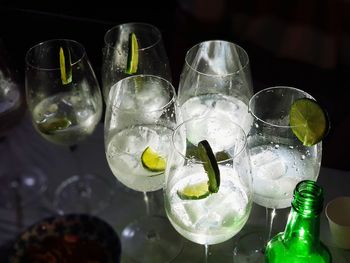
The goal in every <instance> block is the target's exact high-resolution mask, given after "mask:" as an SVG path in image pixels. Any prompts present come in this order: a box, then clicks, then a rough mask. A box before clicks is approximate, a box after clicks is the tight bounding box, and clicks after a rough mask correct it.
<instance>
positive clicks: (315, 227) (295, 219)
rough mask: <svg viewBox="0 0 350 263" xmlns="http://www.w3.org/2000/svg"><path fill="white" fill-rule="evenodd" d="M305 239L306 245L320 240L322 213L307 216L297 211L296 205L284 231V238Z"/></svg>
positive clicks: (311, 244) (286, 239)
mask: <svg viewBox="0 0 350 263" xmlns="http://www.w3.org/2000/svg"><path fill="white" fill-rule="evenodd" d="M295 239H299V240H303V243H304V244H305V245H310V246H313V245H315V244H316V243H319V241H320V215H319V214H318V215H314V216H309V217H305V216H303V215H302V214H299V213H298V212H297V211H295V209H294V207H292V209H291V213H290V215H289V218H288V222H287V225H286V228H285V231H284V240H285V241H291V240H295Z"/></svg>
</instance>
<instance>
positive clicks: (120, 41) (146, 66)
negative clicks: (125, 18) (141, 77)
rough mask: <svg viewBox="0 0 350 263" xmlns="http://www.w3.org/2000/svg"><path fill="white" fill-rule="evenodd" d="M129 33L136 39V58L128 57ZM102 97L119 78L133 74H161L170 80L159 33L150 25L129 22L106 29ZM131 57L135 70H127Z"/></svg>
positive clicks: (168, 66)
mask: <svg viewBox="0 0 350 263" xmlns="http://www.w3.org/2000/svg"><path fill="white" fill-rule="evenodd" d="M131 34H134V36H135V38H136V42H137V48H136V49H137V51H136V53H137V59H136V60H135V59H133V58H132V57H131V49H132V46H131V38H130V36H131ZM102 55H103V56H102V57H103V59H102V74H101V75H102V86H103V97H104V101H105V103H107V97H108V93H109V90H110V89H111V87H112V86H113V85H114V84H115V83H117V82H118V81H119V80H121V79H123V78H125V77H128V76H130V75H135V74H149V75H155V76H160V77H162V78H164V79H166V80H169V81H171V70H170V65H169V61H168V57H167V54H166V51H165V48H164V44H163V39H162V35H161V32H160V31H159V29H158V28H156V27H155V26H153V25H151V24H147V23H140V22H132V23H125V24H120V25H116V26H114V27H112V28H111V29H109V30H108V31H107V32H106V33H105V36H104V47H103V50H102ZM131 60H134V61H133V63H135V66H136V67H135V70H134V71H128V70H127V67H128V63H130V62H131Z"/></svg>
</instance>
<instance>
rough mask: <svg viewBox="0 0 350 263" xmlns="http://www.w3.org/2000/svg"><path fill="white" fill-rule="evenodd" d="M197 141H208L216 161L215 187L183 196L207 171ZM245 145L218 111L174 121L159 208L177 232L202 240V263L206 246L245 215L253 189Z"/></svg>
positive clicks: (227, 234)
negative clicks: (214, 115) (216, 187)
mask: <svg viewBox="0 0 350 263" xmlns="http://www.w3.org/2000/svg"><path fill="white" fill-rule="evenodd" d="M203 140H206V141H207V142H208V143H209V145H210V146H211V148H212V151H213V153H214V155H215V158H216V161H217V164H218V168H219V171H220V177H219V180H218V181H219V182H220V185H219V190H218V191H217V192H216V193H211V194H208V193H204V194H199V195H196V196H194V197H192V196H190V198H183V194H182V193H183V192H185V191H186V188H187V189H192V190H190V191H188V192H195V189H196V188H195V187H197V186H199V185H202V184H204V185H205V186H206V187H208V174H209V172H208V171H207V170H206V168H205V164H203V161H202V158H199V156H200V154H199V152H198V151H199V150H198V148H197V145H198V143H199V142H201V141H203ZM246 146H247V141H246V135H245V132H244V130H243V129H242V128H241V127H240V126H239V125H237V124H236V123H234V122H232V121H231V120H229V119H227V118H226V117H223V115H221V116H220V117H218V116H216V117H212V116H209V117H208V116H204V117H203V116H202V117H193V118H192V119H189V120H187V121H185V122H183V123H182V124H180V125H179V126H178V127H177V128H176V130H175V131H174V133H173V135H172V149H171V152H170V154H169V157H168V162H167V168H166V181H165V187H164V200H165V201H164V203H165V210H166V213H167V216H168V218H169V220H170V222H171V224H172V225H173V226H174V228H175V229H176V230H177V231H178V232H179V233H180V234H181V235H183V236H184V237H185V238H187V239H188V240H190V241H193V242H195V243H198V244H202V245H205V258H204V262H207V258H208V246H209V245H212V244H218V243H221V242H224V241H226V240H229V239H230V238H232V237H233V236H234V235H236V234H237V233H238V232H239V231H240V230H241V229H242V228H243V226H244V225H245V223H246V222H247V220H248V217H249V214H250V211H251V207H252V202H253V189H252V176H251V166H250V161H249V154H248V149H247V147H246ZM209 184H210V182H209ZM198 196H199V197H198ZM230 258H231V259H232V254H231V257H230ZM201 262H203V261H201Z"/></svg>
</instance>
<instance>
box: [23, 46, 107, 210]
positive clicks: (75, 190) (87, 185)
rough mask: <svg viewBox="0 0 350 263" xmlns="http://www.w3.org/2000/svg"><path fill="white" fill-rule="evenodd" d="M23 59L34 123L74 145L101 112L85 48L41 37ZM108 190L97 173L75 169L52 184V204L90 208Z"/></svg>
mask: <svg viewBox="0 0 350 263" xmlns="http://www.w3.org/2000/svg"><path fill="white" fill-rule="evenodd" d="M25 61H26V68H25V88H26V95H27V96H26V98H27V104H28V107H29V110H30V113H31V116H32V122H33V125H34V127H35V129H36V130H37V131H38V132H39V133H40V134H41V135H42V137H44V138H45V139H46V140H48V141H50V142H53V143H56V144H59V145H66V146H70V147H71V148H70V149H71V150H72V151H74V147H73V146H75V145H76V144H77V143H79V142H80V141H82V140H84V139H86V138H87V137H88V136H89V135H91V134H92V133H93V131H94V129H95V127H96V125H97V124H98V122H99V121H100V118H101V114H102V97H101V91H100V88H99V84H98V81H97V79H96V76H95V73H94V71H93V68H92V66H91V64H90V61H89V59H88V57H87V53H86V51H85V48H84V47H83V45H82V44H81V43H79V42H77V41H75V40H71V39H52V40H47V41H44V42H41V43H38V44H36V45H35V46H33V47H31V48H30V49H29V50H28V51H27V54H26V59H25ZM73 154H74V153H73ZM112 193H113V189H112V187H110V185H109V184H108V183H107V182H105V181H104V180H103V179H102V178H101V177H98V176H95V175H92V174H83V175H75V176H72V177H69V178H68V179H67V180H65V181H63V182H62V184H61V185H60V186H59V187H58V188H57V190H56V192H55V197H54V206H55V208H56V210H57V212H59V213H67V212H78V211H79V210H81V211H83V212H93V211H97V210H98V209H100V208H102V207H103V206H104V205H105V204H106V203H107V202H108V200H109V198H110V197H111V195H112ZM91 204H94V208H92V207H91Z"/></svg>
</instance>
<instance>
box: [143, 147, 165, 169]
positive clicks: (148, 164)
mask: <svg viewBox="0 0 350 263" xmlns="http://www.w3.org/2000/svg"><path fill="white" fill-rule="evenodd" d="M141 161H142V165H143V167H144V168H146V169H147V170H149V171H151V172H163V171H165V167H166V160H165V158H163V157H162V156H161V155H159V154H158V153H156V152H155V151H153V150H152V149H151V148H150V147H147V148H146V149H145V150H144V151H143V153H142V155H141Z"/></svg>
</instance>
